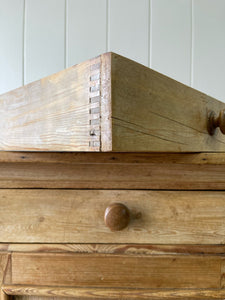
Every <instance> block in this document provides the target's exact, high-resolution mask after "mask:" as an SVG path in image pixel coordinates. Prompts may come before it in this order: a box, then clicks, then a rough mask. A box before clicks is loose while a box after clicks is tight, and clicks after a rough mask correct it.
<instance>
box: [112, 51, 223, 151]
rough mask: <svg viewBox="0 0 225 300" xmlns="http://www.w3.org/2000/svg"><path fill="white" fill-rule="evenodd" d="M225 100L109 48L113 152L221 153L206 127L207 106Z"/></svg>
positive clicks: (220, 137) (218, 137)
mask: <svg viewBox="0 0 225 300" xmlns="http://www.w3.org/2000/svg"><path fill="white" fill-rule="evenodd" d="M224 108H225V104H224V103H222V102H219V101H217V100H215V99H213V98H211V97H209V96H207V95H206V94H203V93H200V92H198V91H197V90H194V89H192V88H190V87H187V86H186V85H183V84H181V83H179V82H177V81H175V80H173V79H170V78H169V77H166V76H164V75H162V74H160V73H158V72H156V71H153V70H151V69H149V68H147V67H144V66H143V65H140V64H137V63H135V62H133V61H131V60H129V59H127V58H124V57H122V56H119V55H117V54H114V53H112V137H113V144H112V150H113V151H128V152H129V151H151V152H154V151H155V152H165V151H167V152H204V151H207V152H224V149H225V137H224V136H223V135H222V133H221V132H220V131H219V130H217V131H216V133H215V135H214V136H209V134H208V132H207V115H208V111H209V110H214V111H216V113H217V114H218V113H219V111H220V110H221V109H224Z"/></svg>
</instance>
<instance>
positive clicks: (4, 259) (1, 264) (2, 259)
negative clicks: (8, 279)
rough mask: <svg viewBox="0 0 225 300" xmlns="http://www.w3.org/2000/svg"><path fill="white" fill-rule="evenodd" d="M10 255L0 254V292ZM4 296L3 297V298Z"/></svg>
mask: <svg viewBox="0 0 225 300" xmlns="http://www.w3.org/2000/svg"><path fill="white" fill-rule="evenodd" d="M8 258H9V256H8V253H4V252H0V290H1V285H2V282H3V278H4V275H5V271H6V267H7V263H8ZM3 296H4V295H1V297H3Z"/></svg>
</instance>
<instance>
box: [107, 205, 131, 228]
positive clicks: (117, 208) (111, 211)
mask: <svg viewBox="0 0 225 300" xmlns="http://www.w3.org/2000/svg"><path fill="white" fill-rule="evenodd" d="M104 220H105V224H106V226H108V227H109V229H110V230H111V231H119V230H122V229H124V228H126V227H127V225H128V224H129V221H130V213H129V210H128V208H127V207H126V206H125V205H124V204H122V203H113V204H111V205H109V206H108V207H107V208H106V210H105V215H104Z"/></svg>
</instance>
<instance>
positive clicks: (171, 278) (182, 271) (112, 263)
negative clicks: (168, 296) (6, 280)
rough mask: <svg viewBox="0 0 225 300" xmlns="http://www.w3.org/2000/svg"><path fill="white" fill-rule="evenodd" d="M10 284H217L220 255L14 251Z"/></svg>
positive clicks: (130, 285)
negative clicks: (146, 255) (130, 254)
mask: <svg viewBox="0 0 225 300" xmlns="http://www.w3.org/2000/svg"><path fill="white" fill-rule="evenodd" d="M12 284H22V285H50V286H73V287H74V286H77V287H81V286H86V287H117V288H119V287H123V288H129V287H130V288H219V287H220V258H219V257H215V256H208V257H200V256H196V257H195V256H177V257H174V256H171V257H170V256H159V257H158V256H154V257H151V256H148V257H145V256H127V257H124V256H120V255H107V254H104V255H102V254H95V255H89V254H83V255H82V254H66V255H65V254H34V253H33V254H29V253H13V254H12Z"/></svg>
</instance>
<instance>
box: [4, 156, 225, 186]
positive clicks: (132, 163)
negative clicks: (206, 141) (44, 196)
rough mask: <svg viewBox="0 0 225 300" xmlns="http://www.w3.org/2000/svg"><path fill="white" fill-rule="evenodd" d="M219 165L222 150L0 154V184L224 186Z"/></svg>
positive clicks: (223, 159) (224, 158)
mask: <svg viewBox="0 0 225 300" xmlns="http://www.w3.org/2000/svg"><path fill="white" fill-rule="evenodd" d="M224 164H225V154H223V153H186V154H183V153H182V154H178V153H177V154H176V153H113V154H112V153H38V152H32V153H28V152H27V153H26V152H1V153H0V168H1V172H0V187H1V188H88V189H90V188H91V189H96V188H97V189H174V190H224V189H225V168H224ZM34 169H35V172H34Z"/></svg>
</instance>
